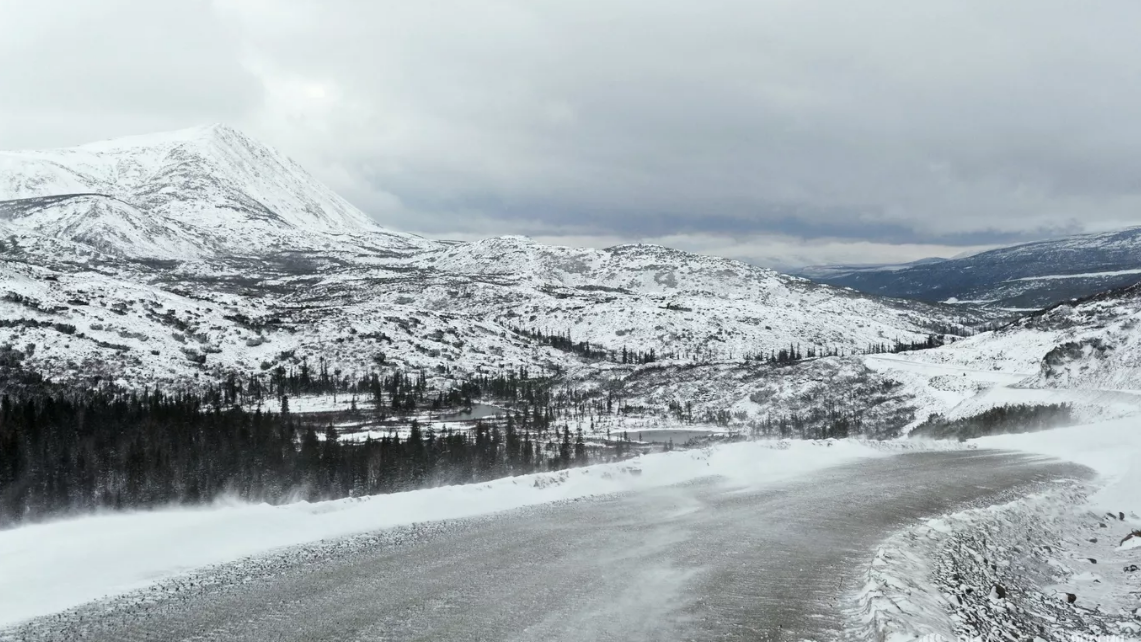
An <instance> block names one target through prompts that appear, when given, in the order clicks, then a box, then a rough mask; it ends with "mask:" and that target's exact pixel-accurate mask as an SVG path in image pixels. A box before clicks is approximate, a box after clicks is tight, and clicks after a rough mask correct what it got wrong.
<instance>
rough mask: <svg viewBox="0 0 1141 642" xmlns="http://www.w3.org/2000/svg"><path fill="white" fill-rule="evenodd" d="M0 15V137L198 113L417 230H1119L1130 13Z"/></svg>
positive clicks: (978, 5)
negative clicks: (226, 124)
mask: <svg viewBox="0 0 1141 642" xmlns="http://www.w3.org/2000/svg"><path fill="white" fill-rule="evenodd" d="M0 3H3V4H4V10H3V13H4V15H5V17H6V19H5V20H4V21H0V57H2V58H3V59H4V60H5V61H18V62H19V64H4V65H0V87H3V88H4V91H2V92H0V147H27V146H33V147H43V146H51V145H61V144H71V143H77V142H83V141H85V140H90V139H98V138H107V137H110V136H115V135H121V134H127V133H138V132H140V131H146V130H148V129H166V128H174V127H180V126H186V125H190V124H195V123H197V122H208V121H217V120H223V121H227V122H231V123H234V124H236V125H238V126H241V127H243V128H245V129H247V130H249V131H250V132H251V133H253V134H255V135H257V136H259V137H261V138H262V139H264V140H266V141H267V142H270V143H272V144H274V145H276V146H278V147H280V148H282V149H283V150H285V151H286V152H287V153H289V154H291V155H293V156H294V157H296V158H297V159H298V160H300V161H301V162H302V163H304V164H306V165H308V166H309V167H311V168H312V169H313V170H314V171H315V172H316V173H317V174H318V175H319V176H321V177H322V178H323V179H325V180H326V181H328V182H329V183H330V184H332V185H333V186H334V187H335V188H337V189H338V190H340V191H341V192H342V193H344V194H345V195H346V196H347V197H348V198H349V199H350V200H352V201H354V202H355V203H356V204H358V205H359V206H361V207H362V208H363V209H365V210H366V211H368V212H370V213H371V214H373V215H374V216H375V217H376V218H377V219H378V220H379V221H381V222H382V223H384V224H386V225H389V226H390V227H395V228H401V229H408V230H413V231H419V232H422V233H426V234H429V235H437V236H452V237H465V238H470V237H475V236H481V235H490V234H502V233H525V234H530V235H533V236H537V237H541V238H543V239H544V240H552V239H562V240H563V241H564V242H569V243H581V244H588V245H600V244H604V243H606V242H609V241H611V240H622V241H633V240H642V239H651V240H668V241H670V242H671V244H673V245H677V246H681V247H687V248H689V249H702V250H705V251H712V252H717V253H723V254H726V255H733V256H734V257H735V258H744V259H748V260H754V261H758V262H762V263H767V264H776V265H792V264H797V263H805V262H819V261H832V260H845V261H850V260H885V261H896V260H907V259H913V258H918V257H919V256H922V255H926V254H948V253H955V252H957V251H960V250H962V249H967V248H972V249H973V248H976V247H978V246H983V245H991V244H997V243H1006V242H1013V241H1019V240H1026V239H1030V238H1038V237H1041V236H1045V235H1052V234H1062V233H1069V232H1077V231H1086V230H1088V231H1094V230H1101V229H1108V228H1112V227H1118V226H1123V225H1129V224H1135V223H1139V222H1141V217H1139V216H1138V212H1139V211H1141V209H1139V205H1141V181H1139V180H1138V178H1137V177H1138V176H1141V155H1138V154H1136V153H1135V151H1136V150H1137V149H1138V148H1139V145H1141V121H1138V119H1137V118H1136V116H1135V115H1136V114H1137V113H1141V85H1138V83H1137V82H1136V79H1137V78H1139V77H1141V41H1138V40H1137V39H1136V38H1135V37H1134V35H1135V33H1134V32H1135V29H1134V28H1133V26H1134V25H1136V24H1141V5H1139V4H1137V3H1135V2H1130V1H1128V0H1116V1H1111V2H1107V3H1101V4H1099V5H1097V6H1096V7H1086V6H1079V5H1076V4H1074V3H1072V2H1064V1H1062V0H1010V1H1008V2H1002V3H993V2H984V1H982V0H967V1H962V0H958V1H949V0H948V1H944V0H932V1H930V2H922V3H912V2H901V1H894V2H886V1H883V0H869V1H868V2H862V3H850V2H842V1H840V0H832V1H819V0H749V1H747V2H746V1H739V0H722V1H720V2H716V3H693V2H678V1H674V0H653V1H641V0H624V1H621V2H612V1H608V2H602V1H598V0H580V1H578V2H573V3H566V2H562V3H558V2H544V1H540V2H535V1H531V0H498V1H487V2H475V3H473V2H461V1H458V0H457V1H449V0H440V1H438V2H430V3H417V2H396V1H377V0H367V1H366V0H342V1H340V2H335V3H330V2H319V1H315V0H296V1H294V2H290V3H280V2H272V1H270V0H217V1H216V2H193V1H192V2H177V3H176V2H172V3H153V2H146V1H143V0H112V1H109V2H101V3H98V4H95V3H87V2H81V1H80V0H71V1H70V2H61V1H52V2H45V3H37V4H33V3H24V2H10V1H9V0H0ZM9 17H11V19H10V20H9V19H7V18H9Z"/></svg>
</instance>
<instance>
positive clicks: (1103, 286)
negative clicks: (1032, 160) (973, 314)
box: [801, 227, 1141, 309]
mask: <svg viewBox="0 0 1141 642" xmlns="http://www.w3.org/2000/svg"><path fill="white" fill-rule="evenodd" d="M801 273H802V274H804V275H805V276H811V277H812V278H814V279H816V280H817V281H819V282H821V283H829V284H832V285H840V286H846V287H851V288H855V289H857V290H860V291H862V292H869V293H872V294H878V295H882V296H893V297H909V298H916V299H920V300H923V301H948V300H950V301H964V302H965V301H973V302H980V303H987V304H991V305H994V306H998V307H1006V308H1020V309H1036V308H1042V307H1046V306H1048V305H1051V304H1053V303H1057V302H1060V301H1066V300H1069V299H1072V298H1080V297H1084V296H1089V295H1091V294H1094V293H1096V292H1101V291H1103V290H1108V289H1112V288H1118V287H1124V286H1127V285H1131V284H1133V283H1137V282H1139V281H1141V227H1133V228H1129V229H1124V230H1119V231H1115V232H1106V233H1101V234H1086V235H1081V236H1071V237H1067V238H1061V239H1054V240H1049V241H1040V242H1037V243H1026V244H1023V245H1015V246H1012V247H1006V248H1000V249H997V250H991V251H989V252H981V253H978V254H973V255H970V256H966V257H960V258H955V259H949V260H926V261H917V262H915V263H910V264H907V265H890V266H850V267H844V266H821V267H812V268H805V269H804V270H802V271H801Z"/></svg>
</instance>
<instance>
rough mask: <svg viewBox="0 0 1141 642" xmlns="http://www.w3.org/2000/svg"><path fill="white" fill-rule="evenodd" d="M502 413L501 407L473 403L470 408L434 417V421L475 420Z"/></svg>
mask: <svg viewBox="0 0 1141 642" xmlns="http://www.w3.org/2000/svg"><path fill="white" fill-rule="evenodd" d="M500 414H503V409H502V408H500V407H499V406H493V405H491V404H486V403H473V404H472V405H471V410H465V411H460V412H453V413H448V414H445V415H440V416H439V417H434V419H435V420H436V421H476V420H478V419H487V418H489V417H494V416H496V415H500Z"/></svg>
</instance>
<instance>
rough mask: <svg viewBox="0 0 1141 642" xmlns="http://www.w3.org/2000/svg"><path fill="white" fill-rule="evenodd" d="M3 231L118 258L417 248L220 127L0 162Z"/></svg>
mask: <svg viewBox="0 0 1141 642" xmlns="http://www.w3.org/2000/svg"><path fill="white" fill-rule="evenodd" d="M0 217H2V218H3V219H5V220H6V221H7V222H8V223H9V224H10V225H11V226H12V227H14V228H16V229H18V230H21V231H25V232H32V233H38V234H42V235H46V236H52V237H55V238H65V239H68V240H72V241H76V242H78V243H83V244H87V245H90V246H92V247H94V248H96V249H98V250H100V251H101V252H103V253H106V254H110V255H116V256H127V257H151V258H178V259H182V258H191V257H204V256H214V255H218V254H246V253H250V252H251V250H253V251H266V250H270V249H283V248H296V249H310V248H313V247H322V246H323V245H326V244H328V243H329V237H335V238H338V237H339V238H340V240H341V241H342V242H344V241H345V240H346V239H345V237H348V238H349V239H351V238H352V237H364V238H368V237H374V238H383V239H384V240H385V241H386V242H387V243H390V244H392V245H394V246H396V247H403V246H406V245H409V244H411V245H419V244H420V240H419V239H417V238H416V237H413V236H411V235H406V234H396V233H393V232H389V231H387V230H384V229H382V228H381V227H379V226H378V225H376V224H375V223H374V222H373V221H372V220H371V219H369V217H368V216H367V215H365V214H364V213H363V212H361V211H360V210H358V209H356V208H355V207H353V206H352V205H350V204H349V203H348V202H347V201H345V200H344V199H342V198H341V197H340V196H338V195H337V194H335V193H334V192H333V191H332V190H330V189H329V188H328V187H326V186H325V185H323V184H322V183H320V182H319V181H317V180H316V179H314V178H313V177H312V176H311V175H309V173H308V172H306V171H305V170H304V169H303V168H301V166H299V165H298V164H297V163H295V162H293V161H291V160H290V159H288V158H286V157H285V156H284V155H282V154H281V153H279V152H277V151H276V150H274V149H272V148H270V147H268V146H266V145H263V144H261V143H259V142H257V141H255V140H253V139H251V138H250V137H248V136H246V135H244V134H242V133H241V132H239V131H237V130H235V129H233V128H230V127H226V126H224V125H211V126H207V127H197V128H191V129H185V130H181V131H176V132H170V133H165V134H155V135H149V136H134V137H128V138H122V139H116V140H111V141H104V142H99V143H91V144H87V145H81V146H79V147H73V148H68V149H55V150H46V151H19V152H0Z"/></svg>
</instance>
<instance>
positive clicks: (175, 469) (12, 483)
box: [0, 391, 588, 524]
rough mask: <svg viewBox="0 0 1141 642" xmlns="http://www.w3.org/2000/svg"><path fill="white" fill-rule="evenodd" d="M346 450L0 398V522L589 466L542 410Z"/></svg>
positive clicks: (55, 402)
mask: <svg viewBox="0 0 1141 642" xmlns="http://www.w3.org/2000/svg"><path fill="white" fill-rule="evenodd" d="M402 432H407V436H401V435H398V434H396V433H395V432H392V433H391V434H389V435H387V436H384V437H382V438H380V439H372V438H369V439H366V440H364V441H349V440H345V439H342V438H340V436H339V435H338V434H337V431H336V430H334V429H333V427H332V426H331V425H330V426H325V427H321V426H318V425H313V424H308V425H307V424H305V423H303V420H301V419H299V418H297V417H294V416H291V415H290V414H289V413H280V414H278V413H264V412H261V411H260V410H255V411H253V412H249V411H247V410H244V409H243V408H242V407H240V406H230V407H228V408H223V407H219V406H211V405H209V404H207V403H206V402H205V401H204V399H203V398H202V397H199V396H195V395H190V394H182V395H166V394H163V393H160V392H155V391H152V392H149V393H145V394H129V395H128V394H112V393H106V392H100V393H87V394H82V395H68V394H64V393H52V394H38V395H26V396H24V397H21V398H17V397H12V396H8V395H5V396H4V397H3V398H2V399H0V524H10V523H14V522H19V521H22V520H28V519H37V518H40V517H44V516H48V515H53V514H60V513H64V512H70V511H89V510H93V509H96V508H145V507H153V506H161V505H168V504H172V503H202V502H209V501H211V500H214V499H216V498H218V497H220V496H224V495H231V496H236V497H239V498H242V499H247V500H255V501H267V502H272V503H277V502H283V501H288V500H289V499H293V498H306V499H310V500H315V499H332V498H339V497H349V496H358V495H367V494H375V493H385V492H393V491H401V490H411V489H415V488H421V487H426V486H435V485H440V484H463V483H469V482H474V481H483V480H487V479H492V478H495V477H501V476H504V475H514V474H523V473H529V472H538V471H545V470H558V469H562V468H566V467H568V466H572V465H582V464H585V463H587V459H588V450H587V447H586V444H585V442H584V441H583V437H582V434H581V433H578V434H576V435H572V434H571V432H570V430H569V429H567V428H565V427H564V428H563V429H562V431H561V432H560V431H559V430H558V429H556V428H553V427H552V426H551V417H550V415H549V413H548V412H547V411H541V410H539V409H537V408H536V409H534V410H529V411H527V412H526V413H512V415H510V416H509V418H508V420H507V421H506V423H505V425H504V426H502V427H500V426H498V425H492V426H488V425H484V424H478V425H476V426H475V427H474V428H473V429H472V430H470V431H455V432H451V431H449V432H445V433H440V434H436V433H433V432H432V431H423V430H422V429H421V428H420V426H419V425H418V424H416V423H415V422H412V423H411V426H410V429H409V430H407V431H402Z"/></svg>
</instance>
